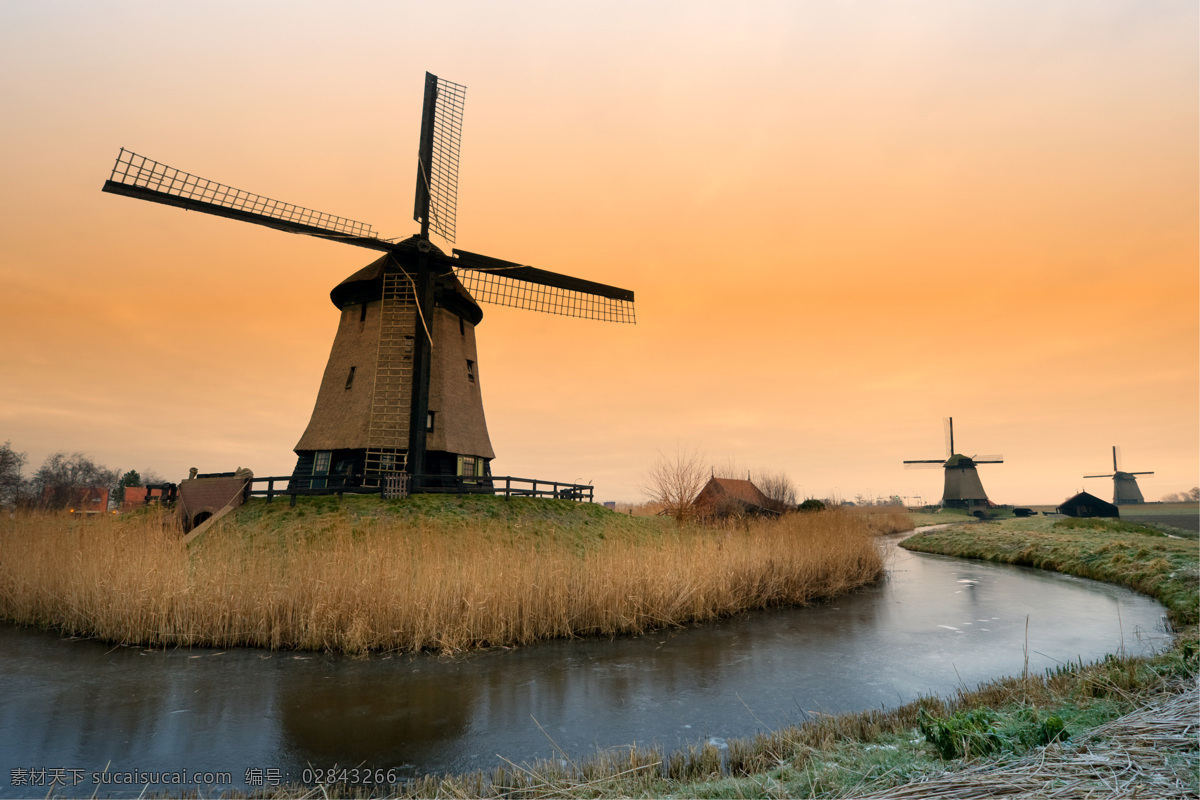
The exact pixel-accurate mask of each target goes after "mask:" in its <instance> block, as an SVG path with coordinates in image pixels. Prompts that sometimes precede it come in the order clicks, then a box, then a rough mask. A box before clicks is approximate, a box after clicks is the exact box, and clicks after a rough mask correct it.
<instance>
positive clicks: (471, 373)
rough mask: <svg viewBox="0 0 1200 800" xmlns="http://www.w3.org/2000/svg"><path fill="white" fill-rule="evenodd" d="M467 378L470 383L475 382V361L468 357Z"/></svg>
mask: <svg viewBox="0 0 1200 800" xmlns="http://www.w3.org/2000/svg"><path fill="white" fill-rule="evenodd" d="M467 380H469V381H470V382H471V383H474V382H475V362H474V361H472V360H471V359H469V358H468V359H467Z"/></svg>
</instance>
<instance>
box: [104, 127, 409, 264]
mask: <svg viewBox="0 0 1200 800" xmlns="http://www.w3.org/2000/svg"><path fill="white" fill-rule="evenodd" d="M103 190H104V191H106V192H109V193H110V194H119V195H124V196H126V197H135V198H137V199H139V200H149V201H151V202H153V203H162V204H163V205H168V206H176V207H178V208H184V209H187V210H189V211H201V212H203V213H205V214H215V215H217V216H219V217H228V218H230V219H237V220H241V221H243V222H253V223H255V224H257V225H265V226H267V227H268V228H276V229H278V230H281V231H287V232H288V233H303V234H306V235H308V236H318V237H320V238H322V239H334V240H337V241H341V242H347V243H349V244H356V245H359V246H361V247H370V248H373V249H376V250H387V249H388V247H389V246H388V243H387V242H384V241H382V240H380V239H376V238H375V232H374V230H373V229H372V228H371V226H370V225H368V224H366V223H364V222H357V221H355V220H352V219H347V218H346V217H338V216H335V215H333V214H326V213H325V212H323V211H314V210H313V209H311V208H304V207H303V206H296V205H292V204H291V203H284V202H281V201H279V200H272V199H271V198H269V197H263V196H262V195H259V194H253V193H252V192H247V191H243V190H242V189H235V188H233V187H232V186H227V185H225V184H223V183H218V182H217V181H211V180H208V179H207V178H201V177H200V176H198V175H193V174H191V173H189V172H184V171H183V170H180V169H175V168H174V167H170V166H167V165H166V164H163V163H161V162H158V161H154V160H152V159H149V158H146V157H145V156H141V155H138V154H137V153H135V152H133V151H132V150H126V149H125V148H123V147H122V148H121V152H120V153H118V154H117V162H116V164H114V165H113V170H112V174H111V175H110V176H109V179H108V180H107V181H105V182H104V187H103Z"/></svg>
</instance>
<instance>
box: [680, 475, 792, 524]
mask: <svg viewBox="0 0 1200 800" xmlns="http://www.w3.org/2000/svg"><path fill="white" fill-rule="evenodd" d="M692 505H693V506H694V507H695V509H696V513H697V514H698V515H699V516H701V517H726V516H730V515H732V514H765V515H768V516H774V515H776V514H778V513H779V512H777V511H774V510H772V509H771V505H772V502H771V498H769V497H767V496H766V495H765V494H763V493H762V491H761V490H760V489H759V488H758V487H757V486H755V485H754V484H753V483H752V482H750V481H748V480H745V481H743V480H738V479H736V478H717V477H715V476H714V477H712V478H709V481H708V483H706V484H704V488H703V489H701V490H700V493H699V494H698V495H696V499H695V500H693V501H692Z"/></svg>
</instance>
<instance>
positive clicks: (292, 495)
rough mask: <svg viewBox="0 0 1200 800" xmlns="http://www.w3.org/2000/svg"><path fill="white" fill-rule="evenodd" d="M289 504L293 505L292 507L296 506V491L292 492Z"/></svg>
mask: <svg viewBox="0 0 1200 800" xmlns="http://www.w3.org/2000/svg"><path fill="white" fill-rule="evenodd" d="M288 505H289V506H291V507H292V508H295V507H296V493H295V492H292V494H291V500H290V501H289V502H288Z"/></svg>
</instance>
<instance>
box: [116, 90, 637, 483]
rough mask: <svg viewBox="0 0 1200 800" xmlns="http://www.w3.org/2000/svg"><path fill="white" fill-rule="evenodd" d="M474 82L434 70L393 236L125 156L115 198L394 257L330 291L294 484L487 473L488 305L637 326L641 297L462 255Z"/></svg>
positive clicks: (432, 479) (441, 478) (417, 480)
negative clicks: (464, 167) (481, 327)
mask: <svg viewBox="0 0 1200 800" xmlns="http://www.w3.org/2000/svg"><path fill="white" fill-rule="evenodd" d="M465 97H466V88H465V87H463V86H460V85H458V84H454V83H451V82H449V81H445V80H439V79H438V78H437V76H435V75H431V74H429V73H426V75H425V96H424V102H423V107H422V115H421V135H420V145H419V148H418V157H417V189H416V199H415V203H414V211H413V219H414V220H415V221H417V222H419V223H420V224H421V229H420V232H419V233H417V234H415V235H413V236H411V237H409V238H406V239H403V240H396V239H382V238H379V237H377V236H376V235H375V232H374V230H373V228H372V227H371V226H370V225H366V224H364V223H361V222H356V221H354V220H350V219H346V218H344V217H337V216H333V215H330V214H325V213H322V212H319V211H313V210H311V209H307V208H300V207H298V206H294V205H291V204H288V203H281V202H278V201H275V200H271V199H269V198H266V197H262V196H261V195H256V194H251V193H249V192H244V191H241V190H239V189H234V188H232V187H229V186H226V185H224V184H220V183H216V182H214V181H209V180H206V179H204V178H200V177H198V176H195V175H191V174H189V173H186V172H182V171H180V170H177V169H174V168H172V167H169V166H167V165H165V164H161V163H159V162H156V161H152V160H150V159H148V158H146V157H144V156H140V155H138V154H136V153H132V152H130V151H128V150H125V149H123V148H122V150H121V152H120V154H119V155H118V156H117V161H116V165H115V166H114V167H113V171H112V174H111V175H110V177H109V180H107V181H106V182H105V184H104V191H106V192H111V193H113V194H120V195H125V196H126V197H134V198H138V199H141V200H149V201H152V202H156V203H162V204H165V205H170V206H176V207H179V208H184V209H187V210H190V211H202V212H204V213H207V214H215V215H218V216H223V217H229V218H231V219H236V220H240V221H242V222H251V223H254V224H256V225H264V226H266V227H268V228H276V229H278V230H282V231H286V232H288V233H301V234H306V235H309V236H316V237H319V238H323V239H331V240H334V241H339V242H343V243H345V244H351V245H355V246H357V247H364V248H367V249H369V250H375V251H377V252H381V253H382V254H383V255H382V256H381V257H379V258H378V259H376V260H375V261H373V262H371V263H370V264H368V265H367V266H366V267H364V268H362V269H360V270H359V271H357V272H355V273H354V274H353V275H350V276H349V277H348V278H346V279H345V280H344V281H342V282H341V283H339V284H338V285H337V286H335V287H334V288H333V291H331V292H330V300H332V301H333V304H334V306H336V307H337V308H338V310H339V312H340V321H339V323H338V330H337V334H336V336H335V337H334V341H333V346H332V348H331V349H330V353H329V361H328V363H327V364H326V367H325V373H324V376H323V377H322V379H321V386H320V390H319V392H318V394H317V401H316V403H315V405H314V407H313V413H312V418H311V419H310V421H309V424H308V427H307V428H306V429H305V431H304V434H303V435H302V436H301V437H300V441H299V442H298V443H297V444H296V447H295V452H296V455H297V461H296V469H295V472H294V475H293V479H294V481H296V482H297V483H301V484H303V485H306V486H323V485H324V484H325V481H327V480H329V479H330V477H331V476H336V477H337V478H338V480H339V481H340V482H349V483H355V482H359V481H361V482H362V483H363V484H365V485H379V482H380V481H381V480H384V479H385V478H386V477H387V476H389V475H395V474H399V473H402V472H405V473H408V474H410V475H411V476H412V484H411V487H412V489H411V490H412V491H422V490H423V489H435V488H437V487H438V486H439V485H442V484H449V483H451V481H448V480H446V479H447V478H452V477H454V476H463V477H468V478H469V477H474V476H483V475H488V474H490V467H489V463H490V461H491V460H492V458H493V457H494V456H495V453H494V452H493V450H492V445H491V441H490V439H489V438H488V432H487V423H486V421H485V418H484V413H483V399H482V394H481V391H480V370H479V359H478V357H477V350H476V345H475V326H477V325H478V324H479V322H480V320H481V319H482V318H483V312H482V311H481V310H480V308H479V305H478V303H477V301H484V302H490V303H496V304H499V305H506V306H512V307H516V308H523V309H528V310H533V311H543V312H547V313H551V314H561V315H565V316H572V317H582V318H585V319H595V320H601V321H605V322H629V323H632V322H634V321H635V317H634V309H633V292H632V291H629V290H627V289H619V288H617V287H614V286H607V285H605V284H602V283H594V282H592V281H586V280H582V279H580V278H574V277H571V276H569V275H563V274H559V273H555V272H548V271H546V270H541V269H536V268H534V267H530V266H526V265H523V264H519V263H516V262H512V261H502V260H500V259H496V258H491V257H488V256H483V255H479V254H477V253H470V252H467V251H465V250H458V249H453V250H452V251H451V253H450V255H447V254H446V253H444V252H443V251H442V250H441V249H439V248H438V247H437V246H436V245H434V244H433V243H432V242H431V241H430V239H429V234H430V230H431V229H432V231H433V232H435V233H437V234H438V235H439V236H441V237H442V238H444V239H446V240H447V241H448V242H451V243H453V242H454V236H455V204H456V201H457V193H458V157H459V147H460V142H461V132H462V113H463V104H464V100H465Z"/></svg>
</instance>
